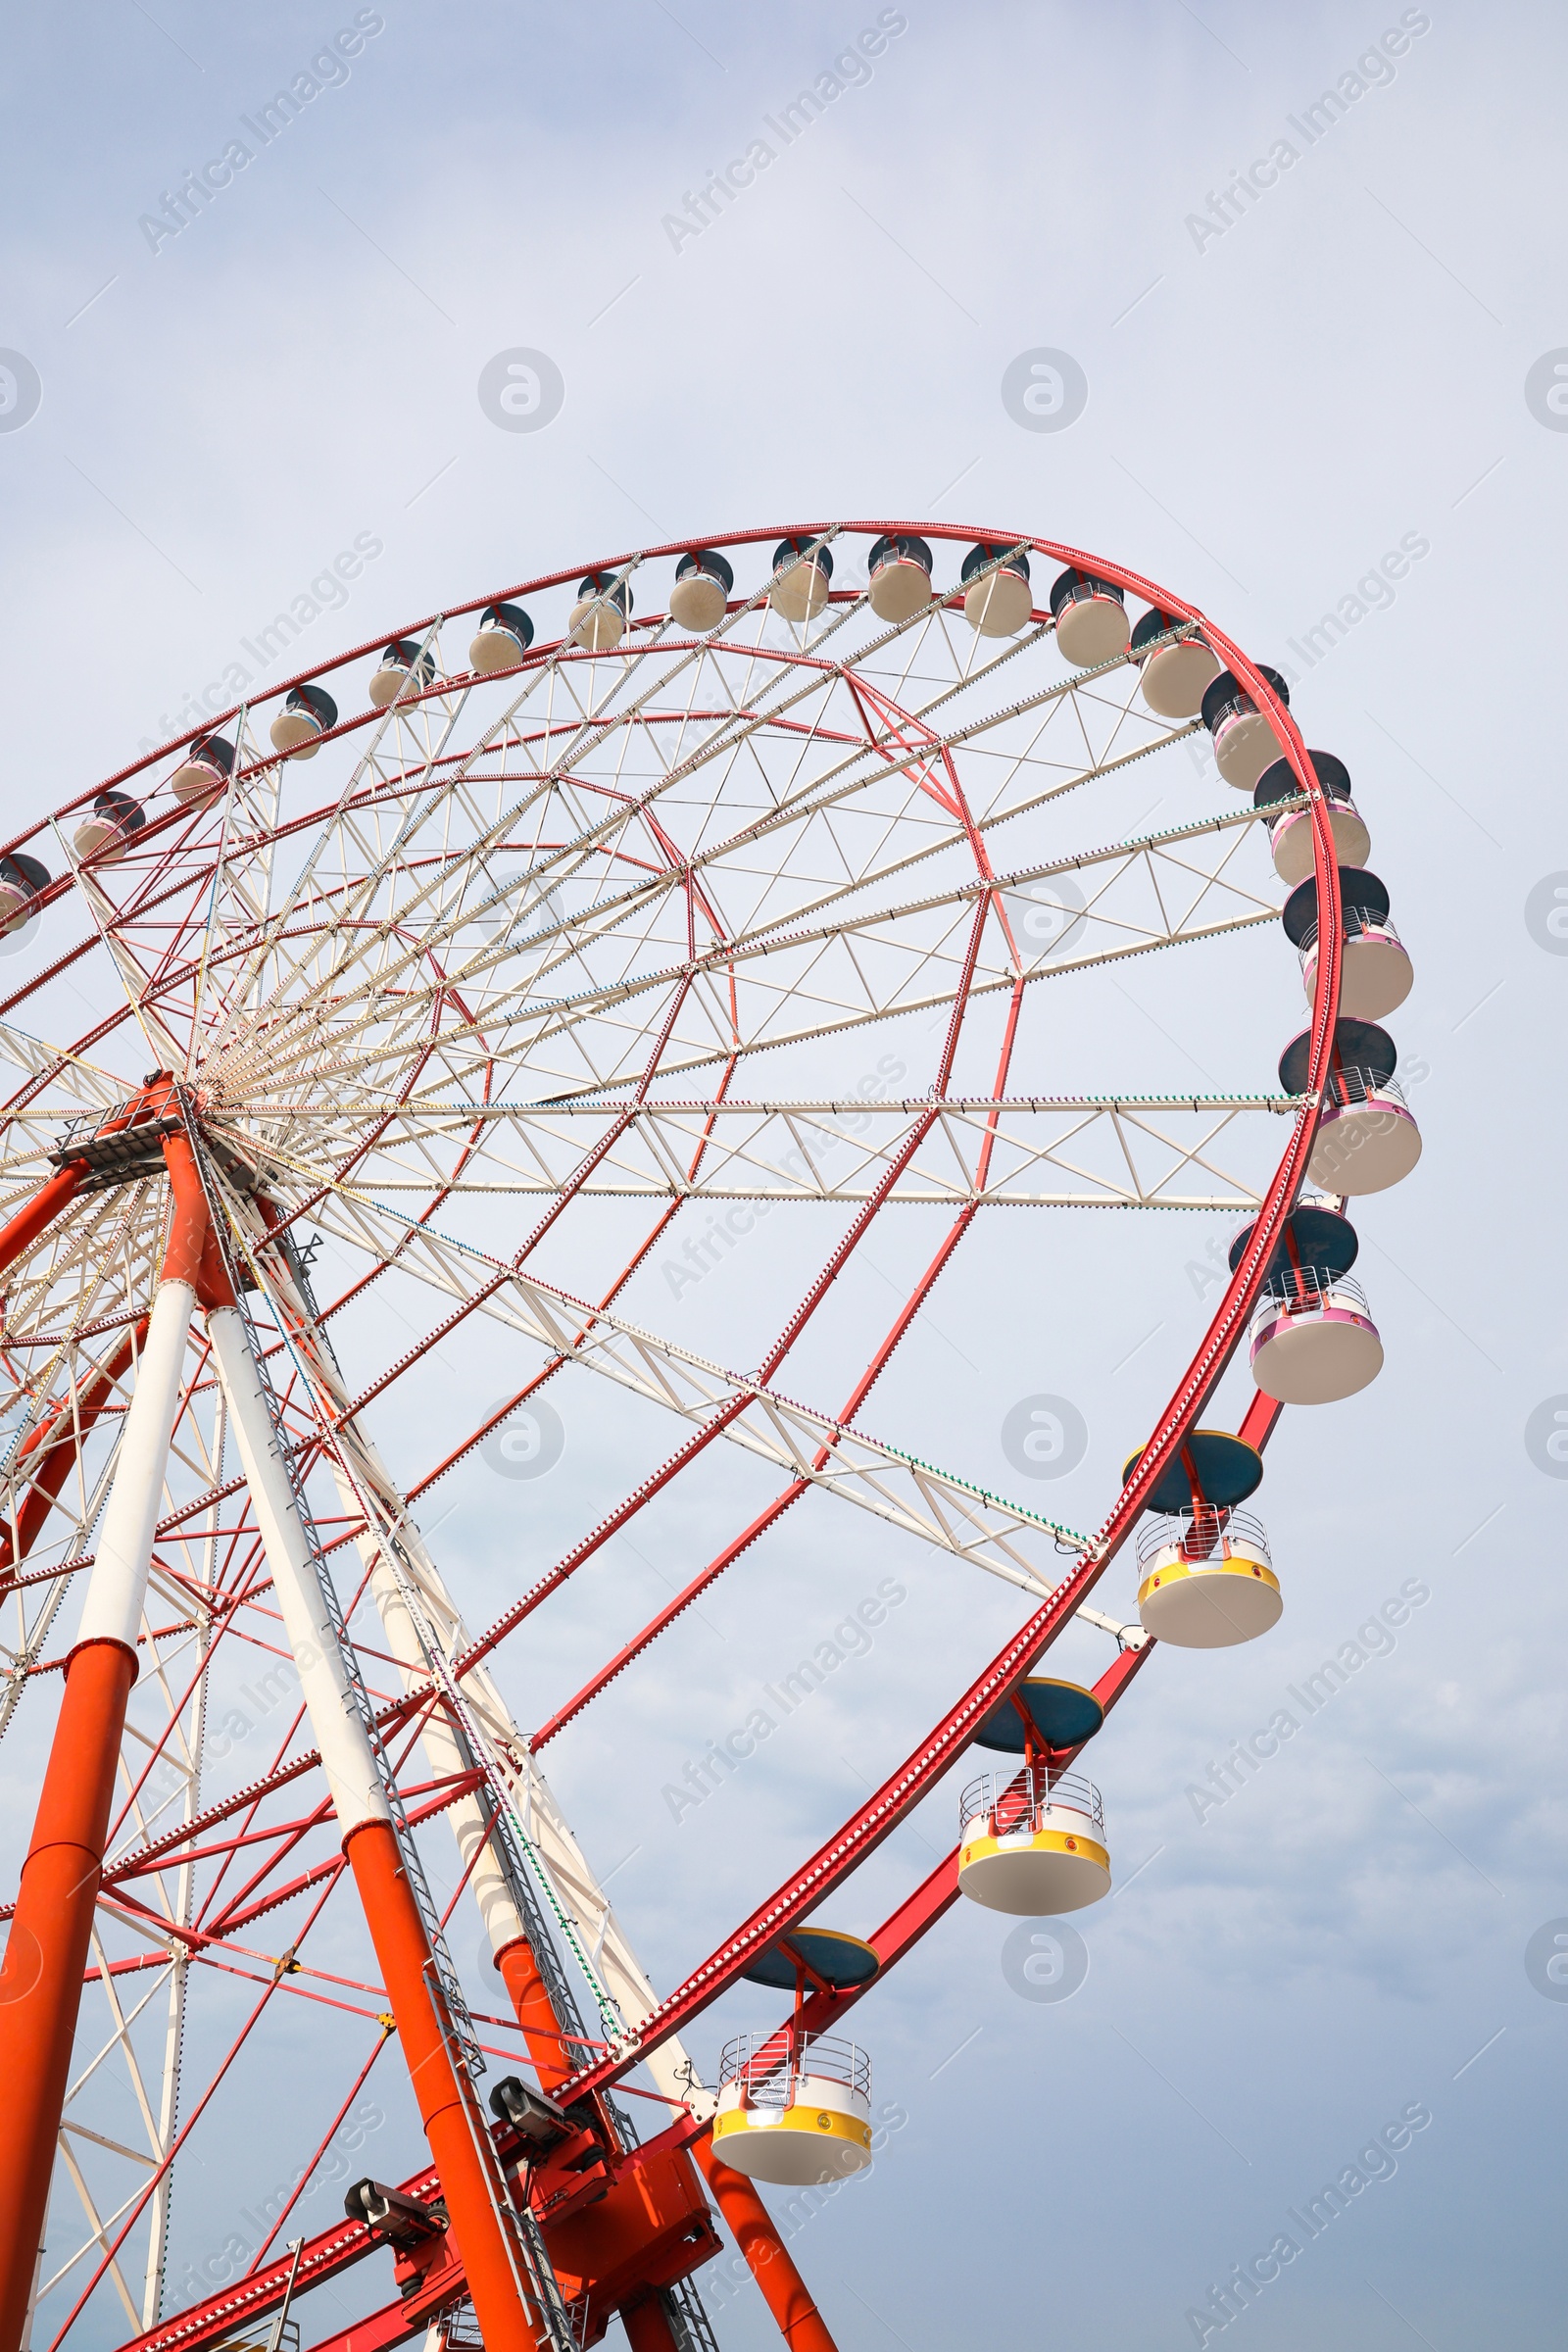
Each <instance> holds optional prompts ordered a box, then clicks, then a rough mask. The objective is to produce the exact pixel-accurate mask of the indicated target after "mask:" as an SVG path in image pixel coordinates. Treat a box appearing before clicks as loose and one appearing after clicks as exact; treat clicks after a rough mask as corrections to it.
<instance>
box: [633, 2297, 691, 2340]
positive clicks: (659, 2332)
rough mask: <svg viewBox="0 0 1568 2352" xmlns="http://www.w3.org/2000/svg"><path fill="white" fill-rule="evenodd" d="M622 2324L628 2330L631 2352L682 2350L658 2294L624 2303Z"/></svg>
mask: <svg viewBox="0 0 1568 2352" xmlns="http://www.w3.org/2000/svg"><path fill="white" fill-rule="evenodd" d="M620 2324H621V2326H622V2327H624V2328H625V2330H626V2341H627V2343H628V2344H630V2346H631V2352H680V2348H679V2346H678V2345H677V2344H676V2341H675V2331H674V2329H673V2328H672V2327H670V2324H669V2322H668V2320H667V2319H665V2317H664V2306H663V2305H662V2303H661V2301H660V2300H659V2297H658V2296H657V2295H645V2296H644V2297H643V2300H642V2301H641V2302H640V2303H623V2304H622V2305H621V2307H620Z"/></svg>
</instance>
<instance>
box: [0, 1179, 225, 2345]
mask: <svg viewBox="0 0 1568 2352" xmlns="http://www.w3.org/2000/svg"><path fill="white" fill-rule="evenodd" d="M176 1147H178V1148H179V1149H180V1150H182V1151H183V1152H184V1154H185V1165H186V1166H187V1167H189V1169H190V1173H191V1175H192V1176H193V1175H194V1166H193V1164H192V1163H190V1159H189V1150H190V1148H189V1146H188V1145H187V1144H185V1142H184V1139H183V1138H182V1137H170V1138H167V1139H166V1140H165V1146H164V1150H165V1157H166V1159H167V1160H168V1162H169V1168H170V1175H171V1178H172V1180H173V1184H174V1191H175V1205H174V1210H173V1214H172V1220H171V1231H170V1238H169V1248H168V1250H167V1253H166V1255H165V1258H164V1264H163V1270H162V1274H161V1276H160V1280H159V1299H158V1302H157V1304H156V1305H155V1308H154V1317H155V1319H156V1320H157V1322H158V1324H159V1329H160V1333H161V1335H162V1336H161V1338H160V1343H159V1345H160V1350H161V1353H160V1366H159V1371H158V1374H157V1376H156V1377H155V1379H154V1380H152V1381H151V1382H144V1381H142V1380H138V1382H137V1386H136V1394H135V1396H134V1397H133V1399H132V1412H131V1419H129V1420H127V1426H126V1432H125V1437H124V1440H123V1446H122V1453H121V1459H120V1466H119V1468H118V1470H117V1472H116V1477H115V1489H114V1494H113V1495H112V1496H111V1499H110V1506H109V1509H108V1511H107V1513H106V1515H105V1520H104V1535H103V1537H102V1539H101V1541H100V1546H99V1555H98V1559H97V1561H96V1563H95V1566H94V1570H93V1575H92V1578H91V1580H90V1582H89V1585H88V1589H87V1608H86V1614H85V1616H84V1619H83V1626H84V1634H83V1639H82V1640H81V1641H80V1642H78V1644H77V1646H76V1648H75V1649H74V1650H73V1652H72V1654H71V1656H70V1658H69V1659H68V1660H67V1663H66V1688H65V1695H64V1697H63V1699H62V1700H61V1706H60V1716H59V1720H58V1722H57V1723H56V1726H55V1735H54V1740H53V1742H52V1744H51V1747H50V1751H49V1763H48V1767H47V1769H46V1771H45V1774H44V1783H43V1790H42V1793H41V1795H40V1797H39V1800H38V1811H37V1815H36V1818H35V1820H34V1822H33V1830H32V1838H31V1842H30V1843H29V1845H28V1848H27V1858H26V1861H25V1863H24V1864H23V1869H22V1881H21V1885H20V1887H19V1888H18V1893H17V1907H16V1913H15V1916H14V1918H13V1920H12V1925H11V1936H10V1940H9V1942H8V1943H7V1945H6V1954H5V1962H4V1965H3V1967H0V2084H3V2085H4V2097H5V2128H4V2131H0V2352H19V2347H20V2345H21V2343H22V2340H23V2337H24V2335H25V2331H26V2327H27V2316H28V2308H29V2304H30V2302H31V2296H32V2282H33V2276H34V2271H35V2268H36V2265H37V2260H38V2247H39V2244H40V2242H41V2240H42V2237H43V2230H44V2222H45V2219H46V2217H47V2214H48V2210H49V2183H50V2179H51V2176H52V2174H53V2171H54V2160H55V2143H56V2140H57V2138H58V2136H59V2131H60V2117H61V2112H62V2110H63V2108H64V2105H65V2096H66V2087H67V2084H68V2082H69V2080H70V2068H71V2050H72V2043H73V2039H74V2037H75V2030H76V2017H77V2013H78V2011H79V2009H80V2006H81V1980H82V1971H83V1969H84V1968H85V1966H86V1961H87V1951H88V1946H89V1942H90V1939H91V1936H92V1919H93V1906H94V1904H95V1902H96V1900H97V1896H98V1886H99V1880H100V1877H101V1875H102V1870H103V1855H104V1840H105V1838H107V1836H108V1834H109V1812H110V1806H111V1804H112V1803H113V1800H114V1792H115V1773H116V1768H117V1766H118V1764H119V1761H120V1743H121V1739H122V1736H123V1731H124V1725H125V1701H126V1699H127V1698H128V1696H129V1694H130V1687H131V1684H132V1683H133V1682H134V1681H135V1679H136V1651H135V1647H134V1642H135V1626H136V1623H137V1621H138V1620H139V1617H140V1611H141V1597H142V1595H143V1594H144V1593H145V1591H146V1575H147V1564H148V1557H149V1556H150V1552H151V1542H152V1524H153V1497H154V1496H155V1495H156V1493H157V1492H158V1490H159V1488H160V1487H161V1485H162V1481H163V1476H164V1463H165V1460H166V1458H167V1453H168V1440H169V1427H170V1424H171V1422H172V1418H173V1411H174V1402H173V1399H174V1395H175V1383H176V1381H177V1375H178V1364H179V1357H180V1354H181V1353H182V1352H183V1347H184V1332H185V1330H186V1328H187V1327H188V1323H189V1317H190V1309H191V1307H192V1305H193V1304H194V1303H195V1294H194V1287H193V1286H194V1282H195V1275H196V1267H197V1264H198V1261H199V1259H200V1255H201V1250H202V1245H203V1242H204V1241H205V1238H206V1230H207V1227H206V1215H207V1212H206V1205H205V1201H203V1199H202V1196H201V1192H200V1187H199V1186H197V1187H196V1188H195V1199H194V1203H193V1202H192V1200H191V1197H190V1193H189V1190H188V1189H186V1191H185V1194H184V1198H183V1200H182V1199H181V1177H182V1175H183V1173H184V1170H183V1169H182V1168H181V1167H179V1166H178V1165H177V1164H176V1161H177V1152H176ZM80 1173H81V1170H80V1168H79V1166H77V1165H76V1164H74V1163H73V1165H72V1166H70V1167H68V1168H63V1169H62V1170H61V1172H60V1175H59V1176H58V1177H55V1178H53V1179H51V1181H50V1183H48V1184H46V1185H45V1186H44V1188H43V1190H42V1192H40V1193H39V1194H38V1195H37V1197H36V1199H35V1200H33V1201H31V1202H30V1203H29V1204H28V1206H27V1208H26V1209H25V1210H24V1211H23V1212H22V1214H21V1216H19V1217H14V1218H13V1219H12V1221H11V1223H10V1225H9V1226H8V1227H7V1228H6V1229H5V1231H4V1232H3V1233H0V1264H3V1263H4V1262H6V1256H7V1252H9V1254H10V1256H12V1257H15V1256H16V1255H17V1254H18V1253H19V1252H20V1250H23V1249H25V1247H26V1245H27V1243H28V1242H29V1241H31V1240H33V1239H35V1238H36V1236H37V1235H38V1234H39V1233H41V1232H42V1231H43V1229H44V1227H45V1226H46V1225H47V1224H48V1223H49V1221H50V1219H51V1218H52V1217H53V1216H54V1215H55V1213H56V1211H57V1210H58V1209H59V1208H60V1207H62V1206H63V1205H64V1203H65V1201H68V1200H69V1199H70V1197H71V1195H72V1193H73V1192H74V1190H75V1187H76V1184H77V1182H78V1180H79V1177H80ZM19 1237H20V1238H19ZM132 1420H134V1422H135V1423H136V1430H135V1435H134V1437H133V1436H132V1428H131V1421H132ZM122 1505H123V1506H124V1507H123V1509H122V1508H121V1506H122ZM117 1513H118V1516H117ZM138 1526H139V1527H140V1529H141V1533H140V1534H139V1535H138V1533H137V1528H138ZM112 1528H113V1529H114V1530H115V1531H116V1532H115V1533H114V1534H113V1535H112V1534H111V1529H112ZM95 1609H96V1610H97V1612H98V1617H99V1620H100V1622H99V1623H98V1625H97V1627H96V1629H95V1630H90V1631H89V1630H85V1629H86V1628H87V1627H88V1625H89V1622H90V1621H91V1620H92V1618H93V1613H94V1610H95Z"/></svg>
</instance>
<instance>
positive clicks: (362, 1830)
mask: <svg viewBox="0 0 1568 2352" xmlns="http://www.w3.org/2000/svg"><path fill="white" fill-rule="evenodd" d="M344 1846H345V1850H346V1852H347V1854H348V1858H349V1867H350V1869H351V1870H352V1871H353V1873H354V1881H355V1885H356V1886H357V1887H358V1888H359V1893H360V1900H361V1902H362V1903H363V1904H364V1906H365V1918H366V1924H367V1925H368V1928H369V1931H370V1939H371V1941H372V1943H373V1944H374V1946H375V1956H376V1960H377V1962H378V1964H379V1966H380V1969H381V1975H382V1979H383V1981H384V1983H385V1985H386V1991H387V1999H388V2000H389V2002H390V2003H391V2006H392V2014H393V2015H394V2017H395V2018H396V2019H397V2021H398V2038H399V2040H400V2041H401V2042H402V2044H403V2058H404V2063H405V2065H406V2066H407V2067H408V2070H409V2080H410V2082H412V2083H413V2085H414V2095H415V2098H416V2099H417V2102H418V2107H419V2120H420V2122H421V2123H422V2124H423V2126H424V2135H425V2138H426V2139H427V2140H428V2141H429V2143H430V2154H431V2155H432V2156H433V2157H434V2159H435V2167H436V2171H437V2172H438V2173H439V2174H440V2176H441V2189H442V2194H443V2195H444V2196H445V2198H446V2200H447V2209H448V2211H449V2212H450V2214H451V2216H452V2230H453V2235H454V2236H455V2237H456V2239H457V2241H458V2246H459V2250H460V2251H461V2253H462V2256H463V2266H464V2269H465V2271H466V2275H467V2281H468V2292H469V2294H470V2295H471V2296H472V2297H473V2308H474V2312H475V2315H476V2316H477V2319H478V2322H479V2327H480V2332H481V2333H482V2335H483V2337H484V2340H485V2344H486V2346H487V2347H488V2348H489V2352H534V2348H535V2347H536V2346H539V2347H545V2348H546V2352H548V2346H549V2342H550V2338H549V2335H548V2333H547V2331H546V2329H545V2327H544V2324H543V2319H542V2316H541V2317H539V2318H538V2319H537V2320H536V2319H535V2317H534V2315H533V2314H532V2312H531V2311H530V2310H529V2308H528V2307H527V2306H526V2305H525V2303H524V2301H523V2298H522V2296H521V2294H520V2293H519V2291H518V2288H519V2282H518V2278H517V2275H516V2270H515V2263H514V2259H513V2257H512V2254H511V2251H510V2249H509V2246H508V2243H507V2236H506V2228H507V2226H506V2224H505V2223H504V2222H503V2221H502V2219H501V2216H500V2213H499V2212H498V2211H497V2201H498V2195H500V2194H504V2191H503V2190H502V2189H501V2188H500V2166H499V2160H497V2159H496V2158H495V2156H494V2151H493V2149H492V2150H491V2161H490V2163H488V2164H487V2163H486V2160H485V2150H484V2148H482V2147H481V2146H480V2144H479V2141H478V2134H480V2133H486V2126H485V2123H484V2119H483V2117H482V2115H481V2114H480V2113H479V2111H478V2102H477V2099H476V2098H474V2097H473V2096H472V2094H471V2093H470V2097H469V2100H467V2101H466V2100H465V2096H464V2087H463V2085H462V2084H461V2083H460V2082H459V2080H458V2070H457V2065H456V2062H455V2060H454V2058H453V2054H452V2050H451V2048H450V2046H449V2043H448V2041H447V2037H446V2034H444V2033H443V2031H442V2026H443V2022H444V2021H443V2018H442V2015H441V2012H440V2010H439V2009H438V2007H437V2002H438V2001H439V1998H440V1995H439V1993H438V1991H437V1989H436V1986H435V1985H434V1982H433V1978H432V1973H431V1969H430V1945H429V1939H428V1937H427V1936H426V1935H425V1932H424V1922H423V1920H422V1919H421V1918H420V1916H419V1907H418V1904H417V1902H416V1900H415V1897H414V1890H413V1888H412V1887H410V1885H409V1882H408V1877H407V1874H406V1873H405V1871H404V1868H403V1860H402V1856H401V1855H400V1853H399V1851H398V1841H397V1835H396V1832H395V1831H394V1830H393V1828H392V1824H391V1823H390V1822H389V1821H367V1822H362V1823H360V1824H359V1825H358V1827H357V1828H355V1829H353V1830H352V1831H351V1832H350V1833H349V1835H348V1837H347V1838H345V1840H344ZM492 2167H493V2168H494V2174H495V2177H494V2178H492Z"/></svg>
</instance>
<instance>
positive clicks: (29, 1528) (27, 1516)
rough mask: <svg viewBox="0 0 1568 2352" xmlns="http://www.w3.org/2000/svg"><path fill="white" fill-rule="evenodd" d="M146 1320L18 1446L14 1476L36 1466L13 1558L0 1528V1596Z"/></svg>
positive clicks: (142, 1338) (140, 1340)
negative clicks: (31, 1463) (83, 1385)
mask: <svg viewBox="0 0 1568 2352" xmlns="http://www.w3.org/2000/svg"><path fill="white" fill-rule="evenodd" d="M146 1338H147V1317H146V1316H145V1315H139V1316H138V1317H137V1319H136V1322H135V1325H134V1327H133V1329H132V1330H131V1331H130V1332H129V1333H128V1334H127V1335H126V1337H125V1338H124V1339H123V1341H122V1342H121V1345H120V1346H119V1347H118V1348H116V1349H115V1352H114V1354H113V1355H112V1356H110V1357H109V1358H108V1360H107V1361H106V1362H105V1363H104V1364H103V1366H102V1367H101V1369H100V1370H99V1371H97V1372H95V1373H94V1374H93V1377H92V1379H91V1380H89V1381H88V1382H87V1384H86V1386H85V1387H84V1388H81V1389H78V1390H77V1392H76V1401H75V1409H74V1411H73V1409H72V1401H71V1398H70V1397H69V1396H67V1397H62V1398H61V1400H60V1402H59V1403H58V1404H57V1405H56V1406H55V1409H54V1411H53V1412H52V1413H51V1414H50V1415H49V1417H48V1419H47V1420H46V1421H40V1423H39V1424H38V1427H37V1428H36V1429H35V1430H34V1431H33V1433H32V1435H31V1437H30V1438H28V1439H27V1441H26V1443H25V1445H24V1446H23V1448H22V1451H21V1454H20V1455H19V1457H18V1461H17V1471H18V1475H19V1477H20V1476H21V1474H22V1473H23V1472H25V1469H26V1468H27V1465H28V1464H29V1463H30V1462H33V1461H36V1462H38V1463H39V1464H40V1465H41V1467H39V1468H37V1469H35V1470H34V1471H33V1474H32V1482H31V1485H30V1486H29V1487H28V1489H27V1495H26V1500H25V1502H24V1503H23V1505H22V1507H21V1509H20V1510H19V1511H18V1513H17V1528H16V1535H17V1543H16V1556H15V1558H13V1556H12V1549H11V1529H10V1527H9V1526H5V1527H0V1593H4V1591H5V1589H6V1587H7V1586H8V1585H9V1584H10V1583H11V1581H12V1576H13V1574H14V1572H15V1571H16V1570H17V1569H18V1568H20V1566H21V1564H22V1562H23V1561H24V1560H25V1558H26V1556H27V1554H28V1552H29V1551H31V1549H32V1547H33V1544H35V1543H36V1542H37V1540H38V1535H39V1531H40V1530H41V1529H42V1527H43V1525H44V1523H45V1521H46V1520H47V1519H48V1516H49V1506H50V1504H51V1503H52V1502H53V1501H54V1500H55V1499H56V1497H57V1496H58V1495H59V1493H60V1490H61V1488H62V1487H63V1486H64V1485H65V1483H66V1480H67V1479H68V1478H69V1476H70V1475H71V1466H72V1464H73V1462H74V1461H75V1459H76V1455H77V1450H78V1446H77V1437H78V1432H79V1434H80V1436H81V1437H83V1438H85V1437H86V1435H87V1433H88V1431H89V1430H90V1429H91V1428H92V1426H93V1424H94V1422H95V1421H96V1420H97V1419H98V1416H99V1414H100V1413H101V1412H102V1411H103V1410H104V1407H105V1406H106V1405H107V1404H108V1402H109V1400H110V1398H111V1397H113V1396H114V1393H115V1383H116V1382H117V1381H118V1380H120V1379H122V1378H123V1375H124V1374H125V1373H126V1372H127V1371H128V1370H129V1369H130V1362H131V1358H132V1356H133V1355H134V1354H135V1353H136V1352H137V1350H138V1349H139V1348H141V1347H142V1346H143V1345H144V1344H145V1342H146Z"/></svg>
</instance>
